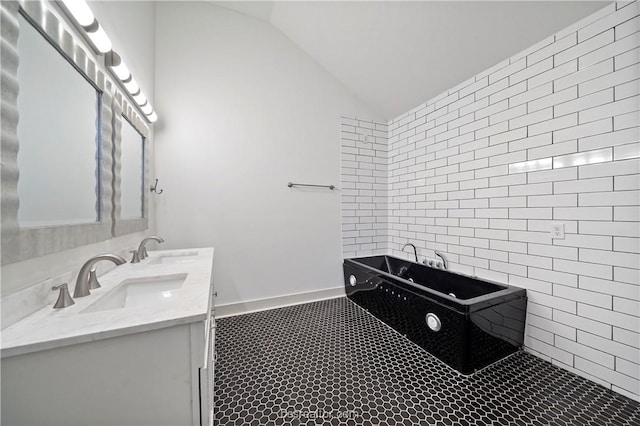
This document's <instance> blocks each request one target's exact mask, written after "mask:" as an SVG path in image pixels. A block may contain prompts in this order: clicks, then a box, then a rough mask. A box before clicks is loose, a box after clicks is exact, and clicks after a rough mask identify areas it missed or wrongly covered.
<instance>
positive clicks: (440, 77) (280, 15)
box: [213, 1, 609, 120]
mask: <svg viewBox="0 0 640 426" xmlns="http://www.w3.org/2000/svg"><path fill="white" fill-rule="evenodd" d="M213 3H215V4H217V5H220V6H223V7H226V8H229V9H233V10H236V11H238V12H240V13H244V14H247V15H250V16H253V17H255V18H257V19H261V20H263V21H266V22H268V23H270V24H271V25H273V26H274V27H276V28H277V29H279V30H280V31H282V32H283V33H284V34H285V35H286V36H287V37H288V38H289V39H290V40H292V41H293V42H294V43H296V44H297V45H298V46H300V47H301V48H302V49H303V50H304V51H306V52H307V53H308V54H309V55H310V56H311V57H312V58H314V59H315V60H316V61H317V62H318V63H319V64H320V65H322V66H323V67H324V68H325V69H326V70H327V71H328V72H330V73H331V74H333V75H334V76H335V77H336V78H337V79H338V80H340V81H341V82H342V83H343V84H344V85H345V86H346V87H347V88H348V89H349V90H350V91H351V92H352V93H354V94H355V95H356V96H358V97H359V98H360V99H361V100H362V101H363V102H365V104H367V105H368V106H369V108H371V110H372V111H375V112H377V113H378V114H379V115H380V117H379V118H382V119H387V120H388V119H391V118H393V117H396V116H398V115H400V114H402V113H403V112H405V111H407V110H409V109H411V108H413V107H414V106H417V105H419V104H420V103H422V102H424V101H426V100H428V99H430V98H432V97H433V96H436V95H438V94H440V93H441V92H443V91H444V90H446V89H448V88H450V87H452V86H454V85H456V84H457V83H460V82H462V81H464V80H466V79H468V78H470V77H472V76H473V75H475V74H477V73H479V72H481V71H483V70H485V69H487V68H489V67H490V66H492V65H494V64H496V63H498V62H500V61H502V60H504V59H506V58H508V57H509V56H511V55H514V54H516V53H518V52H519V51H521V50H523V49H525V48H527V47H529V46H531V45H533V44H535V43H536V42H538V41H541V40H542V39H544V38H545V37H548V36H550V35H552V34H554V33H555V32H557V31H559V30H561V29H563V28H565V27H567V26H569V25H570V24H572V23H574V22H576V21H579V20H580V19H582V18H584V17H586V16H588V15H589V14H591V13H593V12H595V11H597V10H598V9H600V8H602V7H604V6H605V5H606V4H608V3H609V2H598V1H422V2H415V1H414V2H404V1H376V2H366V1H327V2H323V1H320V2H300V1H283V2H279V1H276V2H274V1H258V2H238V1H214V2H213Z"/></svg>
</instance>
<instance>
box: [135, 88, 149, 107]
mask: <svg viewBox="0 0 640 426" xmlns="http://www.w3.org/2000/svg"><path fill="white" fill-rule="evenodd" d="M133 100H134V101H136V103H137V104H138V105H144V104H146V103H147V97H146V96H145V95H144V93H142V91H140V92H138V94H136V95H133Z"/></svg>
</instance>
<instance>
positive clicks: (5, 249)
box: [0, 0, 149, 265]
mask: <svg viewBox="0 0 640 426" xmlns="http://www.w3.org/2000/svg"><path fill="white" fill-rule="evenodd" d="M48 7H50V6H48V5H46V4H45V3H44V2H41V1H28V0H3V1H1V2H0V25H1V27H2V31H1V34H0V41H1V43H0V60H1V61H2V73H1V77H0V84H1V90H0V95H1V100H2V108H1V109H0V121H1V125H2V137H1V143H0V163H1V166H2V167H1V168H0V190H1V194H2V196H1V200H0V212H1V220H0V231H1V235H2V238H1V240H2V242H1V246H0V247H1V248H0V252H1V256H0V257H1V262H0V264H2V265H5V264H10V263H15V262H19V261H23V260H27V259H30V258H34V257H39V256H44V255H47V254H52V253H57V252H60V251H64V250H69V249H72V248H75V247H80V246H84V245H87V244H92V243H96V242H100V241H105V240H108V239H111V238H113V237H114V236H116V235H123V234H126V233H129V232H135V231H138V230H144V229H147V228H148V206H149V199H148V197H149V194H148V191H143V194H144V202H145V204H144V212H143V218H141V219H134V220H133V221H123V222H124V223H123V224H122V225H120V224H119V225H118V226H115V225H114V223H115V220H116V218H117V217H118V216H119V212H117V213H116V212H115V208H114V202H117V201H119V196H118V193H119V191H120V190H119V182H118V185H116V182H115V181H116V179H119V177H117V176H114V173H118V172H119V166H117V165H116V164H114V157H115V150H116V145H114V140H116V138H117V136H115V135H114V114H113V108H114V107H115V104H114V98H116V97H119V99H120V101H119V103H118V105H120V108H121V109H122V110H124V112H125V113H127V114H129V115H128V116H127V117H128V118H130V120H131V122H133V123H139V127H138V130H140V133H142V134H143V135H144V136H145V142H147V143H145V154H147V155H146V157H145V165H144V176H145V179H147V177H148V158H149V155H148V139H146V138H147V136H148V134H149V130H148V127H147V126H146V124H145V123H144V122H143V121H142V118H141V117H140V116H139V115H138V113H137V112H136V111H134V110H133V108H132V107H131V105H130V104H129V103H128V102H126V101H124V96H123V95H122V91H121V90H120V89H119V87H117V86H116V85H115V83H114V81H113V80H112V78H111V77H110V76H109V75H108V74H107V73H106V71H104V70H103V69H101V68H100V67H99V65H98V64H97V63H96V59H95V57H94V56H92V54H88V53H87V50H85V49H86V48H85V47H84V46H83V43H82V42H79V41H78V40H80V39H81V38H80V36H78V35H75V34H74V33H71V32H69V31H68V30H67V28H66V27H65V24H63V22H64V21H63V22H61V19H59V18H58V17H57V16H56V14H54V13H52V12H51V11H50V10H49V9H48ZM19 14H21V15H22V16H24V17H25V18H26V19H27V20H28V21H29V22H30V24H31V25H33V26H34V27H35V28H36V29H37V30H38V31H39V32H40V33H41V34H42V35H43V36H44V37H45V38H46V39H47V40H48V41H49V43H51V44H52V47H53V48H55V49H56V50H58V51H59V53H61V54H62V55H63V56H64V57H65V59H67V60H68V61H69V62H70V64H71V65H72V66H73V67H74V68H75V69H76V70H77V71H78V72H80V73H81V74H82V75H83V76H84V77H85V78H86V79H88V80H89V81H91V82H92V83H93V84H94V85H95V86H96V87H97V88H98V90H99V91H101V92H102V102H101V107H100V129H98V131H99V134H100V145H99V147H98V148H97V152H96V154H97V156H98V158H99V162H100V163H99V165H98V167H99V169H97V170H99V176H100V180H99V181H98V182H96V194H97V196H98V194H99V198H98V199H97V200H96V205H97V207H98V212H99V213H100V214H99V217H100V221H99V222H95V223H86V224H73V225H55V226H45V227H37V228H36V227H34V228H20V226H19V223H18V207H19V197H18V179H19V170H18V162H17V158H18V150H19V141H18V134H17V130H18V122H19V113H18V108H17V101H18V93H19V82H18V78H17V70H18V63H19V52H18V50H17V42H18V36H19V33H20V23H19V20H18V15H19ZM101 65H102V64H101ZM122 105H124V108H122ZM120 114H121V112H120V111H119V112H118V114H117V117H120ZM120 119H121V118H120ZM115 188H117V191H116V189H115ZM143 189H146V184H145V188H143ZM116 200H117V201H116ZM127 222H130V223H127Z"/></svg>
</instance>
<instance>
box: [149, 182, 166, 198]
mask: <svg viewBox="0 0 640 426" xmlns="http://www.w3.org/2000/svg"><path fill="white" fill-rule="evenodd" d="M149 189H150V190H151V192H155V193H156V194H158V195H160V194H162V193H163V192H164V189H161V190H160V191H158V179H156V183H155V184H154V185H153V186H151V187H150V188H149Z"/></svg>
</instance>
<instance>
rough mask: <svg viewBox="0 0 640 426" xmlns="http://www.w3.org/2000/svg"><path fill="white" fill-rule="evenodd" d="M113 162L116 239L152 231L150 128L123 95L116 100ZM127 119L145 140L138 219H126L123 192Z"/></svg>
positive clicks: (117, 96)
mask: <svg viewBox="0 0 640 426" xmlns="http://www.w3.org/2000/svg"><path fill="white" fill-rule="evenodd" d="M112 110H113V119H112V128H113V133H112V134H113V161H114V173H113V175H114V177H115V179H114V181H113V190H114V191H113V200H114V203H113V204H114V208H113V218H112V222H113V232H112V234H113V236H114V237H117V236H120V235H125V234H130V233H132V232H137V231H143V230H145V229H148V228H149V192H150V191H149V188H148V186H149V182H148V179H147V177H148V176H149V127H147V125H146V124H145V122H144V120H143V119H142V117H140V115H139V114H138V113H137V112H136V110H135V109H134V108H133V106H132V105H131V103H130V102H129V101H128V100H127V98H125V97H124V96H123V95H122V93H120V92H118V93H116V94H115V96H114V98H113V108H112ZM123 115H124V116H125V117H126V119H127V120H129V123H131V125H133V127H134V129H136V130H137V131H138V132H139V133H140V134H141V135H142V137H143V138H144V139H143V141H142V143H143V144H144V145H143V151H142V177H143V178H142V179H143V182H142V217H141V218H136V219H122V218H121V216H120V215H121V209H122V203H121V199H122V189H121V183H122V179H121V176H122V174H121V170H122V162H121V161H120V159H121V158H122V124H123V123H122V121H123V118H122V116H123Z"/></svg>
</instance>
